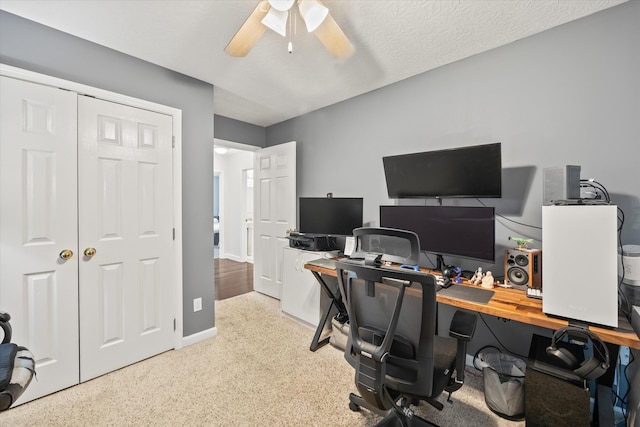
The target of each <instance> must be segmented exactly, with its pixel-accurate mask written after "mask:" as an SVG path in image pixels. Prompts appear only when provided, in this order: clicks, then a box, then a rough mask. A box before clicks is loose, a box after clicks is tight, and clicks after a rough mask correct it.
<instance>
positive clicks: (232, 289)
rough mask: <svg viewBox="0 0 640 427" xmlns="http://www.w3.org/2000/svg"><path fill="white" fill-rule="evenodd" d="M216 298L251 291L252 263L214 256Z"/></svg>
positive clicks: (224, 297)
mask: <svg viewBox="0 0 640 427" xmlns="http://www.w3.org/2000/svg"><path fill="white" fill-rule="evenodd" d="M213 269H214V270H213V271H214V281H215V286H216V300H223V299H227V298H231V297H235V296H238V295H242V294H245V293H247V292H251V291H253V264H251V263H249V262H237V261H233V260H230V259H221V258H215V259H214V262H213Z"/></svg>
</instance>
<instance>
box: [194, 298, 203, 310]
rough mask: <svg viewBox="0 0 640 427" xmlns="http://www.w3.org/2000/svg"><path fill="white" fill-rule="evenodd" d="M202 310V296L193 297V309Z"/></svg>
mask: <svg viewBox="0 0 640 427" xmlns="http://www.w3.org/2000/svg"><path fill="white" fill-rule="evenodd" d="M200 310H202V298H194V299H193V311H194V312H196V311H200Z"/></svg>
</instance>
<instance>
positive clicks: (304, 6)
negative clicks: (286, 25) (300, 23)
mask: <svg viewBox="0 0 640 427" xmlns="http://www.w3.org/2000/svg"><path fill="white" fill-rule="evenodd" d="M298 8H299V9H300V15H301V16H302V19H304V23H305V25H306V26H307V31H309V32H310V33H311V32H313V31H315V30H316V29H317V28H318V27H319V26H320V24H322V22H323V21H324V20H325V18H326V17H327V15H328V14H329V9H327V8H326V7H325V6H323V5H322V4H320V3H319V2H318V1H317V0H301V1H300V3H299V4H298Z"/></svg>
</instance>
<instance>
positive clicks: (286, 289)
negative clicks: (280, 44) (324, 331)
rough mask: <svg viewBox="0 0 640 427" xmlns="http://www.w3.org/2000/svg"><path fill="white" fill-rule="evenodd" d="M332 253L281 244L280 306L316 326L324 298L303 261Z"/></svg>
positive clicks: (330, 255)
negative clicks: (282, 248)
mask: <svg viewBox="0 0 640 427" xmlns="http://www.w3.org/2000/svg"><path fill="white" fill-rule="evenodd" d="M332 256H335V252H315V251H305V250H301V249H295V248H290V247H285V248H284V256H283V270H282V295H281V298H280V310H282V312H283V313H286V314H288V315H290V316H293V317H295V318H297V319H300V320H302V321H304V322H306V323H308V324H310V325H312V326H314V327H317V326H318V322H319V321H320V317H321V316H322V310H323V309H324V306H325V304H326V302H327V300H328V297H327V295H326V293H325V292H324V291H323V290H322V289H321V288H320V284H319V283H318V281H317V280H316V279H315V277H313V274H311V272H310V271H309V270H305V268H304V265H305V264H306V263H307V262H309V261H311V260H314V259H318V258H326V257H332Z"/></svg>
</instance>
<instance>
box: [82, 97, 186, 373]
mask: <svg viewBox="0 0 640 427" xmlns="http://www.w3.org/2000/svg"><path fill="white" fill-rule="evenodd" d="M78 114H79V115H78V122H79V123H78V138H79V150H78V192H79V217H78V224H79V249H80V251H81V253H80V254H79V256H80V258H81V259H80V260H79V263H80V266H79V277H80V361H81V362H80V363H81V365H80V378H81V381H86V380H88V379H91V378H94V377H96V376H98V375H101V374H104V373H106V372H109V371H112V370H115V369H118V368H121V367H123V366H126V365H129V364H131V363H134V362H137V361H139V360H142V359H145V358H147V357H150V356H153V355H155V354H158V353H160V352H163V351H166V350H169V349H171V348H173V327H174V326H173V324H174V315H173V313H174V312H175V307H174V306H173V304H172V290H173V286H172V274H173V267H172V262H173V213H172V212H173V203H172V200H173V198H172V147H171V145H172V134H173V132H172V117H171V116H167V115H163V114H159V113H155V112H150V111H146V110H142V109H138V108H133V107H128V106H123V105H119V104H115V103H112V102H107V101H103V100H99V99H95V98H89V97H85V96H79V97H78ZM92 250H93V251H95V254H94V255H92V254H91V251H92Z"/></svg>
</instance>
